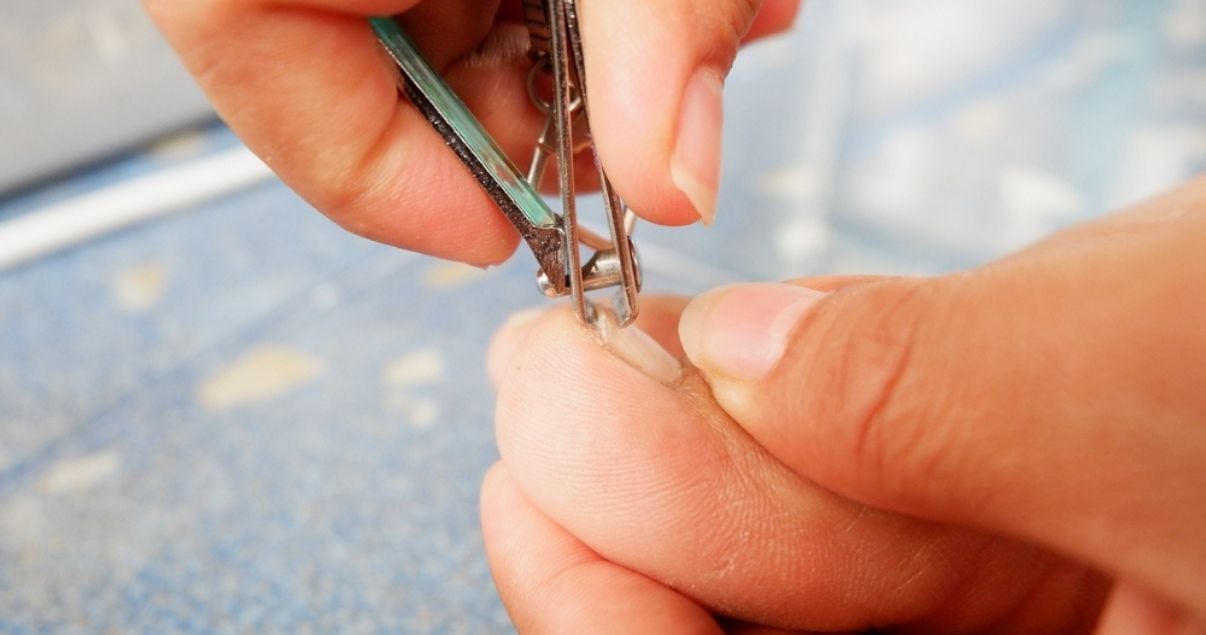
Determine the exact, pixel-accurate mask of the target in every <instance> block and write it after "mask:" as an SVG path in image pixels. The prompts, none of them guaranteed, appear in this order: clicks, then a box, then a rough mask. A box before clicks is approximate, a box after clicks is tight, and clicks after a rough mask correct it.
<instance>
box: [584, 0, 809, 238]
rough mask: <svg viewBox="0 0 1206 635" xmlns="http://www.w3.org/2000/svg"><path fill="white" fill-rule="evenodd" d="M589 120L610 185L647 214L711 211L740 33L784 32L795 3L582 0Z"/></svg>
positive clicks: (679, 216) (658, 218) (669, 220)
mask: <svg viewBox="0 0 1206 635" xmlns="http://www.w3.org/2000/svg"><path fill="white" fill-rule="evenodd" d="M581 4H582V9H581V11H582V28H583V29H584V32H583V35H582V37H583V40H584V42H583V45H584V47H585V48H586V64H587V66H586V73H587V87H588V92H589V94H590V98H591V125H592V127H593V128H594V133H595V134H594V138H595V140H596V142H597V144H598V147H599V152H600V156H601V158H602V162H603V165H605V166H606V167H607V170H608V174H609V176H610V177H611V179H612V180H613V182H614V184H615V186H616V189H617V190H618V191H619V193H620V194H621V195H622V196H623V197H624V198H625V199H626V200H627V202H628V203H629V205H631V206H632V208H633V209H634V210H635V211H636V212H637V213H639V214H641V215H642V216H643V217H645V218H648V219H649V220H652V221H655V222H659V223H665V224H676V225H681V224H686V223H691V222H693V221H695V220H698V219H700V218H702V219H703V220H704V221H705V222H708V223H710V222H711V220H712V218H713V217H714V215H715V209H716V191H717V187H718V185H719V182H720V150H721V127H722V120H723V110H724V106H723V100H722V94H721V93H722V87H723V82H724V77H725V75H727V74H728V70H729V66H730V65H731V64H732V62H733V58H734V57H735V56H736V54H737V49H738V47H740V45H741V42H742V39H743V38H745V37H746V36H747V35H749V36H751V37H753V36H758V35H763V34H767V33H772V32H776V31H781V30H783V29H785V28H787V27H788V26H789V25H790V24H791V22H792V20H793V19H794V17H795V13H796V11H797V9H798V8H799V4H800V0H765V1H760V0H718V1H716V2H697V1H694V0H662V1H659V2H648V0H583V1H582V2H581Z"/></svg>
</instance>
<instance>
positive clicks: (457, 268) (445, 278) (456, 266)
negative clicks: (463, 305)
mask: <svg viewBox="0 0 1206 635" xmlns="http://www.w3.org/2000/svg"><path fill="white" fill-rule="evenodd" d="M486 275H487V274H486V272H485V271H483V270H481V269H478V268H477V267H471V266H469V265H466V264H461V263H459V262H441V263H439V264H436V265H432V266H431V267H430V268H429V269H428V270H427V271H425V272H424V273H423V285H424V286H426V287H427V288H428V289H439V290H445V289H454V288H456V287H462V286H465V285H467V284H470V283H473V282H475V281H477V280H479V279H481V278H484V277H486Z"/></svg>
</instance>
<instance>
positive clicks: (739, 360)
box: [679, 283, 827, 382]
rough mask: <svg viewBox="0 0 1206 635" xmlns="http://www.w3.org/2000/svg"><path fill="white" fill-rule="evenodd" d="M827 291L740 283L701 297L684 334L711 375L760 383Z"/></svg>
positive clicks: (695, 359) (686, 316) (683, 325)
mask: <svg viewBox="0 0 1206 635" xmlns="http://www.w3.org/2000/svg"><path fill="white" fill-rule="evenodd" d="M826 295H827V294H826V293H823V292H821V291H815V290H813V289H808V288H805V287H797V286H793V285H789V284H775V283H766V284H741V285H733V286H729V287H722V288H720V289H717V290H715V291H712V292H710V293H706V294H704V295H701V296H700V297H698V298H696V299H695V301H693V302H692V303H691V304H690V305H688V306H687V310H686V311H685V312H684V313H683V318H682V322H680V324H679V337H680V338H681V339H682V342H683V348H684V349H685V350H686V353H687V357H688V358H690V360H691V362H692V363H693V364H695V365H696V366H698V367H699V368H700V369H701V370H703V371H704V372H705V374H707V375H709V376H710V377H723V378H726V379H729V380H736V381H739V382H757V381H759V380H760V379H762V378H763V377H764V376H766V375H767V374H768V373H770V371H771V370H773V369H774V368H775V367H776V366H777V365H778V364H779V361H780V359H781V358H782V357H783V354H784V352H785V351H786V349H787V345H788V343H789V341H790V339H791V336H792V333H793V332H794V331H795V330H796V327H797V325H799V323H800V322H801V321H802V320H803V319H804V318H805V316H806V315H807V313H808V311H809V309H810V308H812V306H813V305H815V304H816V303H817V301H819V300H820V299H821V298H823V297H825V296H826Z"/></svg>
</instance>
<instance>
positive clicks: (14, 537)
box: [0, 494, 53, 548]
mask: <svg viewBox="0 0 1206 635" xmlns="http://www.w3.org/2000/svg"><path fill="white" fill-rule="evenodd" d="M45 504H46V503H45V502H44V499H43V498H42V497H40V496H34V495H32V494H22V495H18V496H16V497H15V498H13V499H10V500H8V501H6V502H5V504H4V505H3V506H0V540H2V541H3V542H4V543H5V544H7V545H10V546H11V547H15V548H21V547H26V546H28V545H31V544H37V543H39V542H42V541H44V540H46V536H47V535H48V534H49V533H50V532H51V531H53V526H52V523H51V521H50V519H49V518H48V517H47V515H46V509H45Z"/></svg>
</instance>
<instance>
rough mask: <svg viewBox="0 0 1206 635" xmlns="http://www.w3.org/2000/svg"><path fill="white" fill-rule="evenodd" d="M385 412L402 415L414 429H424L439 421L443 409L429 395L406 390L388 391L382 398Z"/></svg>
mask: <svg viewBox="0 0 1206 635" xmlns="http://www.w3.org/2000/svg"><path fill="white" fill-rule="evenodd" d="M382 406H383V407H384V409H385V412H388V413H390V414H393V415H398V416H400V417H402V418H403V419H404V420H405V421H406V423H408V424H409V425H410V426H411V427H412V428H414V429H416V430H426V429H428V428H430V427H431V426H433V425H434V424H435V423H436V422H437V421H439V418H440V414H441V413H442V411H443V409H442V408H441V407H440V402H438V401H436V400H435V399H432V398H430V397H424V396H421V395H415V394H411V393H406V392H393V393H388V394H386V395H385V396H384V398H383V399H382Z"/></svg>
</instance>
